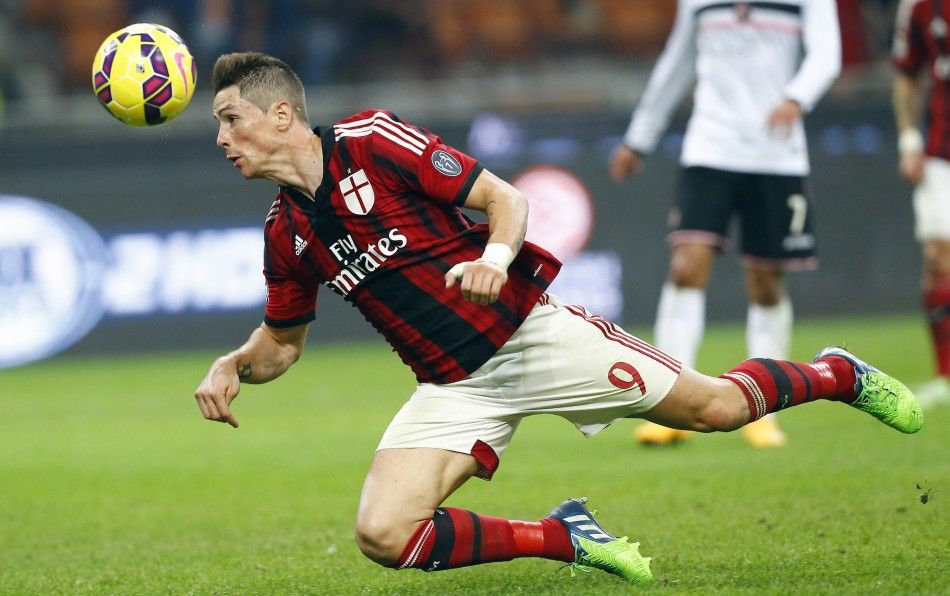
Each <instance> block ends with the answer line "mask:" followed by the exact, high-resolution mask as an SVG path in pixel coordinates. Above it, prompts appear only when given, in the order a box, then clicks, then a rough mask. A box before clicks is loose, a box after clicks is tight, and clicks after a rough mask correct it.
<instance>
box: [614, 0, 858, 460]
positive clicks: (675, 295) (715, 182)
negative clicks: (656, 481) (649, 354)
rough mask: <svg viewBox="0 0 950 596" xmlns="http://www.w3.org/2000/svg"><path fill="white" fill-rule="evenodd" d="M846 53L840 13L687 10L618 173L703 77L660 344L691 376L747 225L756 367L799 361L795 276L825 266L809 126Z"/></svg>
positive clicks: (659, 321) (621, 151) (647, 437)
mask: <svg viewBox="0 0 950 596" xmlns="http://www.w3.org/2000/svg"><path fill="white" fill-rule="evenodd" d="M840 45H841V44H840V40H839V33H838V15H837V12H836V8H835V2H834V0H781V1H780V2H735V3H733V2H721V1H719V0H680V1H679V4H678V7H677V15H676V21H675V22H674V25H673V30H672V32H671V33H670V37H669V39H668V40H667V44H666V47H665V49H664V50H663V53H662V55H661V56H660V59H659V61H658V62H657V64H656V66H655V67H654V69H653V72H652V74H651V75H650V79H649V82H648V84H647V87H646V89H645V91H644V93H643V96H642V98H641V99H640V103H639V105H638V106H637V108H636V110H635V111H634V113H633V116H632V119H631V122H630V125H629V127H628V128H627V131H626V134H625V135H624V137H623V142H622V143H621V144H620V146H619V147H617V149H616V150H615V151H614V153H613V155H612V156H611V158H610V162H609V172H610V175H611V177H612V178H613V179H614V180H615V181H617V182H620V181H621V180H623V179H624V178H626V177H627V176H629V175H631V174H635V173H636V172H638V171H639V170H640V169H641V167H642V165H643V159H644V156H645V155H648V154H650V153H651V152H652V151H653V150H654V149H655V148H656V146H657V143H658V142H659V139H660V136H661V135H662V133H663V131H664V130H665V129H666V127H667V124H668V122H669V119H670V116H671V114H672V113H673V110H674V109H675V108H676V107H677V105H679V103H680V101H681V99H682V98H683V95H684V94H685V93H686V91H687V89H688V88H689V86H690V83H691V82H692V80H693V79H694V77H695V78H696V80H697V83H696V89H695V92H694V98H693V99H694V101H693V112H692V115H691V117H690V120H689V124H688V126H687V129H686V137H685V139H684V142H683V151H682V155H681V157H680V163H681V166H682V170H681V175H680V183H679V194H678V197H677V201H676V204H675V206H674V207H673V209H672V211H671V213H670V218H669V223H670V226H671V232H670V234H669V237H668V240H669V243H670V245H671V246H672V255H671V259H670V266H669V273H668V276H667V281H666V283H665V284H664V285H663V289H662V292H661V294H660V302H659V307H658V309H657V318H656V324H655V334H654V341H655V342H656V344H657V346H658V347H659V348H661V349H663V350H664V351H666V352H669V353H670V354H672V355H674V356H676V357H677V358H679V359H680V361H681V362H683V363H684V364H686V365H688V366H694V365H695V363H696V354H697V352H698V351H699V346H700V343H702V338H703V332H704V328H705V318H706V286H707V284H708V282H709V278H710V274H711V272H712V266H713V261H714V260H715V257H716V254H717V252H719V251H721V250H723V249H724V248H725V247H726V246H727V245H728V233H729V225H730V223H731V222H732V220H733V218H736V217H737V218H738V220H739V224H740V227H741V236H742V238H741V245H740V247H739V248H740V251H741V253H742V264H743V268H744V271H745V282H746V290H747V294H748V298H749V306H748V313H747V317H746V349H747V353H748V355H749V357H750V358H751V357H768V358H788V354H789V344H790V340H791V333H792V304H791V301H790V299H789V297H788V294H787V292H786V288H785V279H784V272H785V271H789V270H808V269H814V268H815V267H816V266H817V261H816V257H815V236H814V234H813V230H812V210H811V208H810V201H809V194H810V191H809V188H808V185H807V184H806V177H807V175H808V165H809V164H808V152H807V147H806V141H805V130H804V127H803V125H802V114H803V113H805V112H807V111H808V110H810V109H811V108H812V107H813V106H814V105H815V103H816V102H817V101H818V99H819V98H820V97H821V96H822V94H823V93H824V92H825V90H826V89H827V88H828V87H829V85H831V83H832V82H833V81H834V80H835V78H836V77H837V75H838V72H839V70H840V65H841V47H840ZM743 434H744V436H745V437H746V440H747V441H749V442H750V443H751V444H752V445H755V446H758V447H775V446H781V445H783V444H784V443H785V440H786V437H785V435H784V433H783V432H782V431H781V429H780V428H779V427H778V425H777V424H776V422H775V420H774V418H771V417H766V418H763V419H762V420H761V421H759V422H758V423H757V424H751V425H749V426H747V427H745V429H744V430H743ZM688 435H689V433H684V432H682V431H678V430H674V429H666V428H662V427H659V426H656V425H651V424H647V425H644V426H641V427H639V428H638V429H637V431H636V436H637V437H638V439H640V440H641V441H642V442H645V443H652V444H666V443H670V442H676V441H679V440H683V439H685V438H687V437H688Z"/></svg>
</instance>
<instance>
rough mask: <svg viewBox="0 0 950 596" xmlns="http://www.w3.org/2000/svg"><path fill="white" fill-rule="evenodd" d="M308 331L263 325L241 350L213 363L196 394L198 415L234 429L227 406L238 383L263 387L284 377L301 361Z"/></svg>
mask: <svg viewBox="0 0 950 596" xmlns="http://www.w3.org/2000/svg"><path fill="white" fill-rule="evenodd" d="M308 328H309V324H308V325H297V326H295V327H288V328H286V329H278V328H276V327H271V326H270V325H267V324H266V323H264V324H262V325H261V326H260V327H258V328H257V329H255V330H254V332H253V333H251V337H250V338H248V340H247V342H245V343H244V345H243V346H241V347H240V348H238V349H237V350H234V351H233V352H231V353H230V354H225V355H224V356H222V357H220V358H218V359H217V360H215V361H214V363H213V364H212V365H211V369H210V370H208V374H207V375H205V378H204V380H203V381H202V382H201V385H199V386H198V389H196V390H195V400H196V401H197V402H198V408H199V409H200V410H201V414H202V415H203V416H204V417H205V418H207V419H208V420H215V421H217V422H227V423H228V424H230V425H231V426H233V427H234V428H237V426H238V421H237V419H236V418H235V417H234V415H233V414H231V409H230V405H231V402H232V401H233V400H234V398H235V397H237V395H238V392H240V391H241V383H242V382H243V383H266V382H267V381H270V380H272V379H276V378H277V377H279V376H280V375H282V374H284V372H285V371H286V370H287V369H288V368H290V365H292V364H293V363H294V362H296V361H297V359H299V358H300V354H301V352H303V346H304V340H305V339H306V337H307V329H308Z"/></svg>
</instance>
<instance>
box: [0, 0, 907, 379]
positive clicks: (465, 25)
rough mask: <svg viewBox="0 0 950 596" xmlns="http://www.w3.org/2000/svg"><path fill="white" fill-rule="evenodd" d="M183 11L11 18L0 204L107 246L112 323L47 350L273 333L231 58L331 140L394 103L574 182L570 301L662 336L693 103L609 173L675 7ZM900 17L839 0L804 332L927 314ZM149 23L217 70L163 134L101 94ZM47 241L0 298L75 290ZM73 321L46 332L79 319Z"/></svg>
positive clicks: (887, 7)
mask: <svg viewBox="0 0 950 596" xmlns="http://www.w3.org/2000/svg"><path fill="white" fill-rule="evenodd" d="M166 4H168V3H161V2H145V1H132V2H115V1H107V0H97V1H94V2H79V1H64V2H49V1H44V0H25V1H23V2H6V3H3V5H2V8H0V32H2V35H0V46H2V47H0V49H2V50H3V51H2V52H0V92H2V96H3V97H4V105H5V109H4V113H5V114H4V117H3V120H2V121H0V155H3V159H2V162H0V194H2V195H8V196H25V197H32V198H35V199H39V200H41V201H45V202H49V203H52V204H55V205H58V206H60V207H62V208H64V209H66V210H68V211H70V212H72V213H74V214H76V215H78V216H79V217H80V218H82V219H83V220H85V221H86V222H87V223H88V224H89V225H90V226H91V227H92V228H94V229H95V231H96V233H97V234H98V235H99V236H100V237H101V238H102V239H103V242H104V245H105V246H104V249H103V250H98V251H94V252H95V254H93V255H92V256H91V257H89V258H92V259H93V260H94V261H95V264H96V266H97V268H98V269H97V270H98V271H99V273H98V275H97V277H96V281H95V285H96V286H97V287H95V288H92V290H91V291H92V292H94V293H95V294H96V295H95V296H94V297H93V299H92V300H93V302H95V303H96V304H94V305H93V307H92V311H94V312H93V313H92V314H88V313H87V314H86V315H85V316H86V318H87V319H88V320H87V321H85V322H79V323H75V324H77V325H80V326H82V325H85V326H87V327H89V326H91V327H92V328H91V329H90V330H89V332H88V334H83V332H77V333H76V334H73V336H71V337H65V338H64V337H59V338H52V339H51V342H52V343H51V344H50V345H49V347H48V349H47V350H46V352H49V353H55V352H56V351H58V350H61V349H63V348H64V347H65V348H66V349H65V351H64V352H63V354H64V355H72V354H79V353H110V352H123V353H124V352H129V351H136V350H157V349H161V350H167V349H177V348H186V347H223V346H231V345H233V344H235V343H236V342H239V341H241V340H242V339H243V337H244V334H245V333H246V331H247V330H248V329H249V328H251V326H253V325H255V324H256V323H257V322H259V320H260V317H261V306H262V301H263V284H262V282H261V277H260V274H259V266H258V264H259V252H258V247H257V245H256V244H255V242H259V235H258V234H257V232H256V230H257V229H259V227H260V223H261V221H262V219H263V215H264V213H265V212H266V210H267V208H268V206H269V204H270V201H271V199H272V196H273V189H272V187H271V185H269V184H266V183H252V184H248V183H246V182H245V181H243V180H242V179H241V178H240V176H238V175H237V174H236V173H235V172H233V171H232V169H231V168H230V167H229V164H228V163H227V162H226V161H225V160H224V159H223V156H222V155H221V152H220V150H219V149H217V148H216V147H215V145H214V134H215V133H214V123H213V121H212V119H211V117H210V114H209V109H208V106H209V102H210V96H209V93H208V89H207V81H208V77H209V69H210V64H211V63H212V62H213V57H214V56H215V55H217V53H218V52H220V51H223V50H225V49H228V50H239V49H262V50H265V51H268V52H272V53H275V54H277V55H281V56H284V57H286V58H287V59H288V60H289V61H290V62H291V63H292V65H293V66H294V67H295V68H297V70H298V71H299V72H300V73H301V75H302V76H303V78H304V80H305V82H306V83H307V84H308V88H309V91H308V102H309V109H310V113H311V118H312V120H313V121H314V122H315V123H317V124H319V123H326V122H331V121H333V120H334V119H337V118H340V117H343V116H346V115H348V114H350V113H353V112H356V111H359V110H362V109H364V108H367V107H386V108H389V109H392V110H393V111H395V112H396V113H397V114H398V115H400V116H401V117H403V118H404V119H406V120H409V121H411V122H413V123H416V124H418V125H421V126H424V127H427V128H429V129H431V130H434V131H437V132H438V133H440V134H441V135H442V136H443V137H444V138H445V140H446V141H447V142H449V143H450V144H453V145H455V146H457V147H459V148H461V149H462V150H465V151H467V152H469V153H471V154H473V155H475V156H476V157H478V158H479V159H481V160H482V161H483V162H484V163H485V164H486V165H487V166H488V167H489V168H491V169H492V170H494V171H496V172H497V173H498V174H500V175H502V176H503V177H506V178H508V179H512V178H514V177H515V176H517V175H518V174H519V173H521V172H523V171H524V170H525V169H526V168H529V167H532V166H538V165H551V166H555V167H557V168H562V169H566V170H568V171H569V172H571V173H573V174H574V175H575V176H576V177H577V178H578V179H579V180H580V181H581V182H582V183H583V184H584V185H585V186H586V187H587V189H588V190H589V193H590V197H591V199H592V206H593V217H594V222H593V223H594V225H593V229H592V233H591V234H590V237H589V241H588V242H587V244H586V247H585V248H584V250H583V251H582V252H581V253H580V254H578V255H571V254H566V255H564V256H565V257H572V256H573V259H568V261H573V262H569V264H568V265H569V266H568V267H567V274H566V275H565V276H563V277H564V279H563V280H562V282H561V285H560V286H559V287H558V288H556V291H558V292H560V293H562V294H564V295H565V297H567V298H568V299H570V300H572V301H579V302H582V303H585V304H586V305H588V306H589V307H590V308H591V309H592V310H595V311H598V312H602V313H604V314H606V315H607V316H609V317H611V318H614V319H616V320H619V321H621V322H623V323H625V324H628V325H637V326H648V325H649V324H650V322H651V320H652V317H653V314H654V312H655V305H656V299H657V297H658V294H659V289H660V286H661V284H662V281H663V278H664V275H665V269H666V260H667V251H666V247H665V245H664V242H663V239H664V236H665V221H666V213H667V210H668V208H669V205H670V203H671V199H672V196H673V193H674V192H675V181H676V175H675V173H676V156H677V153H678V149H679V141H680V139H681V133H682V130H683V125H684V118H683V117H684V115H685V114H686V113H687V110H688V103H687V104H686V105H684V106H683V109H682V110H681V111H680V116H679V117H678V118H677V119H676V121H675V122H674V123H673V126H671V128H670V131H669V133H668V134H667V135H666V137H665V138H664V140H663V142H662V144H661V148H660V150H659V151H658V152H657V153H656V154H655V155H654V156H653V157H651V159H650V160H649V162H648V166H647V169H646V170H645V171H644V172H643V173H642V174H641V175H640V176H639V177H637V178H636V179H635V180H634V181H633V182H630V183H626V184H624V185H622V186H617V185H614V184H613V183H612V182H610V180H609V179H608V177H607V175H606V168H605V163H606V160H607V156H608V154H609V151H610V150H611V149H612V148H613V146H614V145H615V144H616V143H617V142H618V140H619V135H620V134H621V133H622V132H623V130H624V129H625V126H626V124H627V121H628V118H629V114H630V111H631V109H632V107H633V106H634V105H635V103H636V100H637V97H638V95H639V93H640V91H641V90H642V89H643V86H644V84H645V79H646V76H647V75H648V74H649V69H650V67H651V66H652V63H653V61H654V60H655V58H656V55H657V53H658V51H659V50H660V49H661V47H662V44H663V41H664V40H665V36H666V34H667V32H668V29H669V27H670V25H671V22H672V18H673V12H674V9H675V8H674V7H675V3H674V2H671V1H667V0H625V1H624V0H594V1H589V2H579V1H559V0H525V1H521V2H510V1H500V0H484V1H475V0H446V1H441V2H418V1H408V2H395V3H391V2H378V1H363V2H334V1H310V2H307V1H303V0H298V1H294V0H288V1H273V2H240V1H233V2H228V1H220V0H218V1H213V0H208V1H192V2H178V3H174V5H173V6H174V8H167V7H166ZM894 9H895V3H894V2H883V1H882V2H863V3H861V4H860V5H859V4H858V3H857V2H856V1H849V0H841V1H840V2H839V10H840V12H841V22H842V32H843V33H842V35H843V42H844V48H845V63H846V68H845V72H844V74H843V76H842V77H841V79H840V80H839V81H838V83H837V84H836V85H835V87H834V88H833V89H832V91H831V92H830V93H829V95H828V96H827V97H826V98H825V100H824V101H822V102H821V104H820V105H819V107H818V109H817V110H816V111H815V112H814V113H813V114H811V115H809V117H808V120H807V126H808V130H809V139H810V151H811V156H812V164H813V175H812V186H813V189H814V205H815V209H816V211H817V213H818V220H817V225H818V229H817V234H818V241H819V250H820V256H821V262H822V267H821V269H820V270H819V271H818V272H816V273H809V274H804V275H795V276H792V278H791V292H792V296H793V298H794V300H795V306H796V312H797V314H798V316H799V317H808V316H810V315H837V314H848V313H880V312H911V311H913V310H914V309H915V308H916V305H917V301H918V293H917V290H916V287H917V281H916V280H917V277H918V272H919V266H918V264H917V263H918V260H919V258H918V256H917V250H918V249H917V246H916V244H915V242H914V240H913V234H912V213H911V209H910V202H909V195H910V190H909V188H908V187H907V186H906V185H904V184H903V183H902V182H901V181H900V180H899V178H898V176H897V175H896V165H895V164H896V152H895V144H896V143H895V138H894V136H895V135H894V128H893V124H892V117H891V113H890V107H889V88H888V85H889V82H890V71H889V67H888V64H887V57H886V53H887V44H888V38H889V34H890V27H891V21H892V20H893V12H894ZM291 15H294V16H291ZM134 21H155V22H163V23H166V24H169V25H171V26H172V27H173V28H175V29H176V30H178V31H179V32H180V33H181V34H182V35H183V37H184V38H185V39H186V41H187V42H189V44H190V46H191V47H192V50H193V51H194V53H195V55H196V57H197V60H198V64H199V91H198V93H197V94H196V96H195V98H194V100H193V101H192V105H191V106H190V108H189V109H188V110H187V111H186V112H185V114H184V115H182V116H181V117H180V118H179V119H177V120H175V121H173V122H171V123H168V124H166V125H163V126H160V127H157V128H153V129H148V130H139V129H131V128H128V127H125V126H122V125H120V124H119V123H118V122H116V121H113V120H112V119H111V118H110V117H108V116H107V115H106V113H105V112H104V111H103V110H102V109H101V108H100V107H99V106H98V105H97V103H96V102H95V99H94V97H93V95H92V94H91V93H90V92H89V90H88V88H87V87H88V86H89V80H88V79H89V72H88V71H89V63H90V61H91V56H92V54H93V52H94V51H95V49H96V47H97V46H98V43H99V42H100V40H101V39H103V38H104V37H105V35H106V34H108V33H109V32H111V31H112V30H114V29H116V28H119V27H121V26H122V25H124V24H125V23H128V22H134ZM543 195H544V193H542V196H539V197H536V196H531V199H532V203H533V205H534V212H535V213H543V212H544V211H546V210H547V211H555V210H557V205H554V206H552V205H549V204H545V203H544V200H545V199H546V198H547V197H545V196H543ZM535 200H537V201H540V202H535ZM7 225H15V224H14V223H13V222H11V221H8V222H7ZM552 225H555V228H557V227H558V226H561V227H563V228H564V229H567V228H569V227H570V226H571V225H572V222H571V221H566V222H554V224H552ZM564 229H561V230H558V229H555V230H554V233H559V232H562V231H564ZM549 231H550V230H548V231H546V232H549ZM529 233H530V232H529ZM50 234H51V232H50V231H45V232H44V231H42V230H38V231H37V235H36V238H34V239H32V240H31V241H23V240H22V239H21V240H18V241H17V242H18V243H19V244H17V243H13V244H10V243H7V244H6V245H4V247H5V250H2V251H0V255H5V257H4V258H0V294H2V295H5V296H15V295H17V293H19V294H20V295H21V297H22V296H23V295H26V294H27V293H28V291H29V290H30V289H31V288H32V289H34V290H35V289H36V288H35V286H36V284H40V285H43V284H45V287H44V288H43V289H42V290H41V291H39V293H40V294H42V293H44V292H45V293H47V294H57V293H59V294H65V293H67V292H63V291H60V290H58V289H57V288H56V285H55V284H56V281H55V280H56V279H59V278H70V275H65V274H63V273H62V272H61V271H59V270H58V269H55V268H54V269H53V270H51V271H49V272H47V273H46V274H43V272H42V271H37V270H36V268H37V267H39V265H37V264H36V263H33V262H30V261H29V259H30V255H31V254H33V253H34V252H35V251H36V250H38V248H37V247H41V246H43V243H44V242H47V243H48V242H50V239H49V235H50ZM24 242H25V244H24ZM539 242H540V243H542V244H545V242H546V240H545V239H543V238H542V239H541V240H539ZM163 257H164V258H163ZM34 260H35V261H39V259H34ZM24 263H26V264H24ZM59 266H60V267H62V266H63V265H62V264H60V265H59ZM77 266H78V265H77ZM74 295H75V296H76V298H75V299H76V300H77V301H78V300H79V292H74ZM744 300H745V299H744V291H743V283H742V278H741V272H740V270H739V268H738V267H736V266H735V263H734V255H727V257H726V258H724V259H720V262H719V265H718V268H717V272H716V275H715V276H714V280H713V282H712V286H711V288H710V292H709V305H708V310H709V316H710V318H711V319H712V320H719V321H728V320H739V319H741V318H743V317H744V315H745V307H744ZM42 304H43V301H32V303H31V301H27V300H19V301H16V300H8V301H6V305H5V307H4V311H5V312H0V336H4V335H5V336H7V337H10V336H11V335H13V334H12V330H13V329H15V328H16V327H15V325H17V324H21V323H22V321H23V320H24V317H29V316H32V317H40V318H42V317H43V314H42V312H41V311H42V309H43V308H44V306H43V305H42ZM59 309H60V310H59V311H57V312H55V313H53V312H50V314H49V316H47V317H46V320H45V321H44V323H45V324H48V325H49V326H51V327H52V326H55V325H62V323H61V320H62V318H63V317H66V318H68V317H70V316H73V318H74V319H75V318H76V317H77V316H78V315H75V313H72V314H71V313H69V312H65V311H64V307H62V305H60V306H59ZM65 310H67V311H68V308H66V309H65ZM319 311H320V316H318V320H317V322H316V324H315V326H314V330H313V333H314V334H316V335H317V336H319V337H320V338H321V340H331V341H333V340H354V339H364V338H370V337H372V336H373V335H374V332H373V331H372V329H371V328H370V327H369V326H368V325H366V324H365V323H363V322H362V321H361V319H360V317H359V316H358V314H357V313H356V312H355V311H354V310H353V309H351V308H349V307H348V306H347V305H345V303H343V302H342V301H341V300H339V299H338V298H337V297H336V296H331V295H330V293H329V292H327V291H325V290H324V291H322V292H321V300H320V303H319ZM49 333H50V334H52V335H55V334H56V333H55V331H49ZM73 341H75V343H73V344H71V345H70V342H73ZM4 349H8V350H15V349H16V348H15V346H14V347H9V346H7V348H4ZM0 351H2V350H0ZM3 361H4V359H3V358H2V357H0V362H3ZM13 361H14V360H13V359H12V357H8V358H7V362H13Z"/></svg>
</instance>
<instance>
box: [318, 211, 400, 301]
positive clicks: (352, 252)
mask: <svg viewBox="0 0 950 596" xmlns="http://www.w3.org/2000/svg"><path fill="white" fill-rule="evenodd" d="M408 244H409V239H408V238H406V236H405V235H403V234H402V233H400V232H399V229H398V228H393V229H391V230H390V231H389V234H387V235H386V236H383V237H382V238H380V239H379V240H377V241H376V242H375V243H373V244H370V245H369V246H367V247H366V250H364V251H361V250H360V249H359V248H358V247H357V246H356V240H354V239H353V236H352V235H350V234H347V235H346V238H341V239H339V240H337V241H336V242H334V243H333V244H331V245H330V252H331V253H333V256H334V257H336V260H337V262H339V263H340V273H339V274H338V275H337V276H336V277H334V278H333V279H331V280H329V281H327V282H326V283H325V285H326V286H327V287H328V288H330V289H332V290H333V291H334V292H336V293H337V294H340V295H341V296H346V295H347V294H349V293H350V292H351V291H353V288H355V287H356V286H358V285H359V283H360V282H361V281H363V279H365V278H366V276H368V275H369V274H370V273H372V272H373V271H376V270H377V269H379V268H380V267H381V266H382V264H383V263H385V262H386V261H388V260H389V259H390V257H392V256H393V255H394V254H396V253H397V252H399V251H400V250H401V249H403V248H405V247H406V246H407V245H408Z"/></svg>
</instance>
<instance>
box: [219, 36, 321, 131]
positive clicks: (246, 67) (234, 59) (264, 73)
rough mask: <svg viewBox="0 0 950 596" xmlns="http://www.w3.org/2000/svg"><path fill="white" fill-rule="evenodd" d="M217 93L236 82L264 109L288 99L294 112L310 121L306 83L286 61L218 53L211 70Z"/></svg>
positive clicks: (251, 99) (304, 119)
mask: <svg viewBox="0 0 950 596" xmlns="http://www.w3.org/2000/svg"><path fill="white" fill-rule="evenodd" d="M211 80H212V82H213V83H214V92H215V94H217V93H218V92H219V91H221V90H222V89H224V88H226V87H230V86H232V85H237V87H238V91H239V92H240V93H241V97H242V98H244V99H246V100H247V101H249V102H251V103H252V104H254V105H256V106H257V107H259V108H260V109H261V110H263V111H265V112H266V111H267V109H268V108H269V107H270V106H271V105H273V104H274V102H275V101H280V100H287V101H288V102H290V105H291V106H293V108H294V112H296V113H297V115H298V116H299V117H301V118H302V119H303V121H304V122H305V123H307V124H308V125H309V124H310V118H309V117H308V116H307V100H306V98H305V96H304V89H303V83H301V82H300V77H298V76H297V73H295V72H294V71H293V70H292V69H291V68H290V67H289V66H287V63H286V62H284V61H283V60H280V59H278V58H274V57H273V56H268V55H267V54H261V53H260V52H241V53H234V54H224V55H222V56H219V57H218V59H217V60H216V61H215V63H214V68H213V69H212V71H211Z"/></svg>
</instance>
